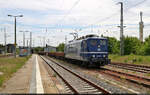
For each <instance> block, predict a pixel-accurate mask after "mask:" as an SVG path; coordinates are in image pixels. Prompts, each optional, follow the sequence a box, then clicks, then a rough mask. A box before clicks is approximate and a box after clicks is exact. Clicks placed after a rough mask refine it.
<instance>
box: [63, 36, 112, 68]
mask: <svg viewBox="0 0 150 95" xmlns="http://www.w3.org/2000/svg"><path fill="white" fill-rule="evenodd" d="M65 58H68V59H73V60H79V61H82V64H83V65H86V66H88V65H96V66H104V65H106V64H109V63H110V59H108V40H107V38H100V37H98V36H96V35H87V36H85V37H81V38H79V39H77V40H73V41H70V42H69V43H68V44H66V45H65Z"/></svg>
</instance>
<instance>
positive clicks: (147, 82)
mask: <svg viewBox="0 0 150 95" xmlns="http://www.w3.org/2000/svg"><path fill="white" fill-rule="evenodd" d="M101 69H102V70H96V72H99V73H101V74H106V75H110V76H113V77H117V78H119V79H125V80H127V81H129V82H133V83H136V84H139V85H142V86H144V87H146V88H150V79H149V78H145V77H142V76H137V75H132V74H128V73H124V72H120V71H115V70H111V69H107V68H101Z"/></svg>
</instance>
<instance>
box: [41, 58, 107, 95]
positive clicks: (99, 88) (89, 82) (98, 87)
mask: <svg viewBox="0 0 150 95" xmlns="http://www.w3.org/2000/svg"><path fill="white" fill-rule="evenodd" d="M42 59H43V58H42ZM43 60H44V59H43ZM44 61H45V62H46V63H48V62H47V61H46V60H44ZM50 61H52V62H53V63H55V64H57V65H58V66H60V67H62V68H63V69H65V70H67V71H68V72H70V73H72V74H73V75H75V76H76V77H78V78H80V79H81V80H83V81H85V82H87V83H88V84H90V85H92V86H93V87H95V88H96V89H98V90H100V91H102V92H103V93H104V94H110V92H109V91H107V90H105V89H104V88H102V87H100V86H98V85H96V84H95V83H93V82H91V81H89V80H88V79H85V78H83V77H82V76H80V75H78V74H76V73H74V72H72V71H71V70H69V69H68V68H66V67H64V66H62V65H60V64H59V63H57V62H56V61H54V60H50ZM51 68H52V67H51ZM53 70H54V69H53ZM54 71H55V72H56V73H57V71H56V70H54ZM57 74H58V73H57ZM58 75H59V76H61V75H60V74H58ZM61 78H62V79H63V80H64V81H65V79H64V78H63V77H62V76H61ZM65 83H67V85H69V87H71V89H72V90H73V91H74V92H75V93H77V94H79V93H78V91H76V90H75V88H73V87H72V86H71V85H70V84H69V83H68V82H67V81H65Z"/></svg>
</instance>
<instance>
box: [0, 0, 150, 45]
mask: <svg viewBox="0 0 150 95" xmlns="http://www.w3.org/2000/svg"><path fill="white" fill-rule="evenodd" d="M119 1H123V0H0V5H1V6H0V8H1V9H0V10H1V11H0V22H1V23H0V25H3V26H6V27H8V31H11V33H13V31H14V25H13V22H14V19H13V18H9V17H7V14H9V13H11V14H18V13H19V14H20V13H21V14H23V15H24V17H23V18H18V19H17V32H18V31H20V30H29V31H32V32H34V33H33V36H34V38H35V45H38V44H40V41H39V38H38V36H39V35H40V36H44V34H43V33H42V32H43V31H45V30H44V29H45V28H46V27H48V29H49V32H50V33H49V34H47V36H46V37H47V39H48V38H49V39H50V40H51V41H52V42H51V44H52V45H57V44H58V42H59V43H60V42H63V41H64V37H65V35H68V40H71V39H72V36H70V35H69V33H70V32H73V29H74V28H73V29H71V28H72V27H75V26H81V27H82V26H91V25H100V27H95V28H94V29H93V30H94V31H95V32H94V33H98V32H97V31H98V30H99V31H100V35H101V34H104V35H109V36H113V37H116V38H117V39H119V35H120V32H119V28H117V26H118V25H119V24H120V5H116V3H117V2H119ZM139 2H142V3H141V4H140V3H139ZM136 3H139V4H138V5H136V6H134V4H136ZM149 3H150V2H149V1H148V0H147V1H145V2H143V0H138V1H136V0H131V1H129V0H126V1H124V24H126V25H127V27H126V29H125V31H124V34H125V36H127V35H129V36H136V37H138V35H139V34H138V23H139V20H140V19H139V11H143V21H144V23H145V24H149V23H150V22H149V21H150V17H149V16H150V13H149V11H150V7H149ZM16 11H17V12H16ZM130 24H133V25H130ZM50 27H56V29H50ZM60 27H61V28H63V32H62V33H61V32H60V29H59V28H60ZM66 27H67V28H68V29H67V28H66ZM57 28H58V29H57ZM144 29H145V30H146V31H148V30H149V27H148V26H147V27H145V28H144ZM106 30H108V31H109V32H108V33H106V32H105V31H106ZM90 31H91V29H90V27H87V28H86V29H82V31H81V32H79V36H82V35H85V34H89V33H91V32H90ZM131 31H132V32H131ZM51 32H52V33H51ZM18 35H19V37H18V41H19V40H21V39H22V34H21V33H19V34H18ZM51 35H52V36H51ZM53 36H55V37H54V38H53ZM144 37H146V36H144ZM10 39H12V40H11V41H10V42H13V36H12V37H11V38H10Z"/></svg>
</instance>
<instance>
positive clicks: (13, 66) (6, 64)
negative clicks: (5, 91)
mask: <svg viewBox="0 0 150 95" xmlns="http://www.w3.org/2000/svg"><path fill="white" fill-rule="evenodd" d="M30 57H31V56H28V57H17V58H0V72H2V73H3V75H0V87H1V86H2V84H3V83H4V81H6V80H8V79H9V78H10V77H11V76H12V74H13V73H15V72H16V71H17V70H18V69H19V68H21V67H22V66H23V65H24V64H25V62H26V61H27V60H28V59H29V58H30Z"/></svg>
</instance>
